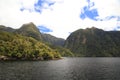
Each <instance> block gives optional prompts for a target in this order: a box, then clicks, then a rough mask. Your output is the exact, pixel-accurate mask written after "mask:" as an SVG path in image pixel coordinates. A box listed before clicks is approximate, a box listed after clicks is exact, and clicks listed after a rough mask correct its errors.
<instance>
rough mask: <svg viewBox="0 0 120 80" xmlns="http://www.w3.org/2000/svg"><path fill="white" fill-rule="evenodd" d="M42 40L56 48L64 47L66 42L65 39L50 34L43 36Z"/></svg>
mask: <svg viewBox="0 0 120 80" xmlns="http://www.w3.org/2000/svg"><path fill="white" fill-rule="evenodd" d="M42 39H43V41H44V42H46V43H49V44H52V45H55V46H63V44H64V42H65V40H64V39H62V38H57V37H54V36H52V35H50V34H42Z"/></svg>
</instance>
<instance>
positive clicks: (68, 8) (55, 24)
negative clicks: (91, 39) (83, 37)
mask: <svg viewBox="0 0 120 80" xmlns="http://www.w3.org/2000/svg"><path fill="white" fill-rule="evenodd" d="M29 22H33V23H34V24H35V25H36V26H37V27H38V28H39V29H40V32H42V33H48V34H51V35H53V36H56V37H60V38H64V39H66V38H67V37H68V36H69V35H70V33H72V32H73V31H75V30H77V29H85V28H91V27H96V28H100V29H103V30H106V31H111V30H115V31H119V30H120V0H0V25H5V26H7V27H12V28H14V29H18V28H20V27H21V26H22V25H23V24H25V23H29Z"/></svg>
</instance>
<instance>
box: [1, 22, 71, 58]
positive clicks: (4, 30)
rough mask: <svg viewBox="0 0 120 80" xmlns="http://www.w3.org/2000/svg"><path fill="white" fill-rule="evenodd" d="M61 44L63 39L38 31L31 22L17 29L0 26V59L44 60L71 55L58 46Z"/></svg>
mask: <svg viewBox="0 0 120 80" xmlns="http://www.w3.org/2000/svg"><path fill="white" fill-rule="evenodd" d="M63 44H64V39H61V38H56V37H54V36H52V35H48V34H43V33H40V31H39V29H38V28H37V27H36V26H35V25H34V24H33V23H27V24H23V25H22V27H21V28H19V29H12V28H10V27H5V26H3V25H1V26H0V59H7V58H8V59H23V60H25V59H27V60H28V59H31V60H32V59H34V60H38V59H39V60H44V59H55V58H60V57H61V55H62V56H73V54H72V52H70V51H69V50H68V49H65V48H62V47H60V46H62V45H63ZM58 46H59V47H58ZM1 56H2V57H3V58H2V57H1Z"/></svg>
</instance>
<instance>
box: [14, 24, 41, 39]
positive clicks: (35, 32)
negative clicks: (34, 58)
mask: <svg viewBox="0 0 120 80" xmlns="http://www.w3.org/2000/svg"><path fill="white" fill-rule="evenodd" d="M15 33H18V34H21V35H23V36H28V37H32V38H34V39H36V40H40V41H41V40H42V36H41V33H40V31H39V29H38V28H37V27H36V26H35V25H34V24H33V23H32V22H31V23H28V24H23V25H22V27H21V28H20V29H17V30H15Z"/></svg>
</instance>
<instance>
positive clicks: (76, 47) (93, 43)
mask: <svg viewBox="0 0 120 80" xmlns="http://www.w3.org/2000/svg"><path fill="white" fill-rule="evenodd" d="M65 47H66V48H68V49H70V50H71V51H72V52H73V53H75V55H76V56H87V57H111V56H114V57H117V56H120V31H103V30H101V29H97V28H94V27H93V28H87V29H85V30H83V29H80V30H77V31H75V32H73V33H72V34H71V35H70V36H69V37H68V39H67V40H66V42H65Z"/></svg>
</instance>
